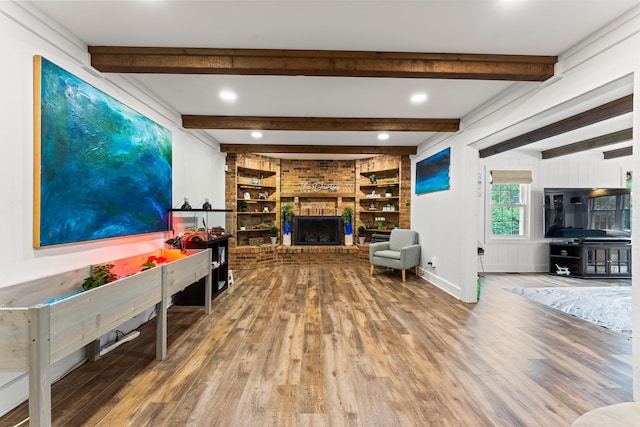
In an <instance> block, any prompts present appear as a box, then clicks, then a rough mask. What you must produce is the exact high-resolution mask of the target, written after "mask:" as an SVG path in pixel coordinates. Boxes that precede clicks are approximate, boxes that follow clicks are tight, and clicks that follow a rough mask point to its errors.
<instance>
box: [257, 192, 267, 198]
mask: <svg viewBox="0 0 640 427" xmlns="http://www.w3.org/2000/svg"><path fill="white" fill-rule="evenodd" d="M268 198H269V192H268V191H263V192H260V193H258V200H267V199H268Z"/></svg>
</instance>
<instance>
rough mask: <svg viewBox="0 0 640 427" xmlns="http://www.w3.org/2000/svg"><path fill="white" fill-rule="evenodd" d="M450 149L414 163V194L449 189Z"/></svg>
mask: <svg viewBox="0 0 640 427" xmlns="http://www.w3.org/2000/svg"><path fill="white" fill-rule="evenodd" d="M450 163H451V148H445V149H444V150H442V151H440V152H438V153H436V154H434V155H433V156H430V157H427V158H426V159H424V160H421V161H419V162H418V163H416V194H423V193H430V192H433V191H441V190H448V189H449V165H450Z"/></svg>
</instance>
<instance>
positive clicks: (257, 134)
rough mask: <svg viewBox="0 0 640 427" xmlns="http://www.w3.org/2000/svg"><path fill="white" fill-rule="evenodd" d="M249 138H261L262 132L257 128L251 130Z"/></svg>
mask: <svg viewBox="0 0 640 427" xmlns="http://www.w3.org/2000/svg"><path fill="white" fill-rule="evenodd" d="M251 138H253V139H260V138H262V132H259V131H257V130H254V131H253V132H251Z"/></svg>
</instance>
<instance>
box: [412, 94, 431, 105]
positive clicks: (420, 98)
mask: <svg viewBox="0 0 640 427" xmlns="http://www.w3.org/2000/svg"><path fill="white" fill-rule="evenodd" d="M426 100H427V94H426V93H422V92H421V93H414V94H413V95H411V102H412V103H414V104H421V103H423V102H424V101H426Z"/></svg>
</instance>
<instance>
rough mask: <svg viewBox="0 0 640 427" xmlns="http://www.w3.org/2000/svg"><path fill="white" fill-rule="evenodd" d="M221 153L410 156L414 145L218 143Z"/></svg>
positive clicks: (416, 150) (413, 152) (414, 150)
mask: <svg viewBox="0 0 640 427" xmlns="http://www.w3.org/2000/svg"><path fill="white" fill-rule="evenodd" d="M220 151H221V152H223V153H294V154H390V155H396V156H411V155H414V154H417V153H418V148H417V147H416V146H410V145H402V146H392V147H378V146H359V145H287V144H220Z"/></svg>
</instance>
